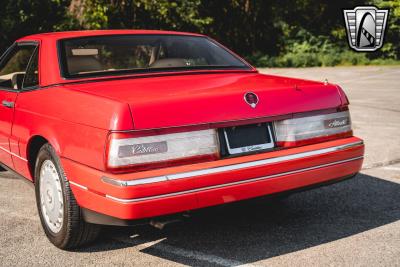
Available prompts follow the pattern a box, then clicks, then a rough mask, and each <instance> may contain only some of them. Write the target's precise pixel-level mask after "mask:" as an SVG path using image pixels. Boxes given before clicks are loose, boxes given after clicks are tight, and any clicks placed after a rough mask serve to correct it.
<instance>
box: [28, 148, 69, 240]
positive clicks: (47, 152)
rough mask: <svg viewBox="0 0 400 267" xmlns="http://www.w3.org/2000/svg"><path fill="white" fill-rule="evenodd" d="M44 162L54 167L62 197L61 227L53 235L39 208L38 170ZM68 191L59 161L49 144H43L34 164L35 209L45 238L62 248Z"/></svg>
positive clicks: (65, 234)
mask: <svg viewBox="0 0 400 267" xmlns="http://www.w3.org/2000/svg"><path fill="white" fill-rule="evenodd" d="M45 160H50V161H52V162H53V164H54V166H55V167H56V170H57V173H58V176H59V177H60V179H61V190H62V196H63V201H64V204H63V212H64V216H63V225H62V228H61V230H60V231H59V232H58V233H54V232H53V231H52V230H51V229H50V228H49V227H48V226H47V224H46V222H45V218H44V216H43V214H42V208H41V201H40V169H41V166H42V164H43V162H44V161H45ZM67 191H68V193H69V191H70V188H69V186H68V182H67V179H66V177H65V173H64V170H63V169H62V167H61V164H60V160H59V158H58V156H57V154H56V153H55V151H54V149H53V147H51V146H50V145H49V144H45V145H44V146H43V147H42V148H41V149H40V151H39V154H38V157H37V159H36V164H35V195H36V204H37V209H38V213H39V217H40V222H41V224H42V227H43V229H44V232H45V233H46V236H47V237H48V239H49V240H50V241H51V242H52V243H53V244H54V245H55V246H57V247H63V246H64V245H63V244H64V243H65V241H66V239H67V238H68V237H67V235H68V223H69V212H68V210H69V208H70V207H69V199H68V197H67V196H68V195H69V194H68V193H67Z"/></svg>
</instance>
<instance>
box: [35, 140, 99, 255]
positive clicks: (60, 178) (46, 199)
mask: <svg viewBox="0 0 400 267" xmlns="http://www.w3.org/2000/svg"><path fill="white" fill-rule="evenodd" d="M35 193H36V204H37V208H38V213H39V217H40V221H41V223H42V227H43V230H44V232H45V234H46V236H47V238H48V239H49V240H50V242H51V243H53V244H54V245H55V246H56V247H58V248H60V249H65V250H70V249H74V248H78V247H80V246H83V245H85V244H88V243H90V242H92V241H94V240H95V239H96V238H97V236H98V234H99V232H100V229H101V226H100V225H96V224H89V223H87V222H85V221H84V219H83V217H82V212H81V208H80V207H79V205H78V204H77V202H76V199H75V197H74V195H73V193H72V191H71V188H70V186H69V183H68V180H67V177H66V175H65V173H64V170H63V168H62V166H61V163H60V160H59V158H58V156H57V154H56V152H55V150H54V149H53V147H52V146H51V145H50V144H45V145H43V146H42V147H41V149H40V151H39V153H38V157H37V159H36V164H35Z"/></svg>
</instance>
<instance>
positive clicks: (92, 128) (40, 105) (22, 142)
mask: <svg viewBox="0 0 400 267" xmlns="http://www.w3.org/2000/svg"><path fill="white" fill-rule="evenodd" d="M132 127H133V125H132V118H131V114H130V110H129V106H128V105H127V104H123V103H120V102H118V101H115V100H112V99H108V98H104V97H99V96H94V95H90V94H87V93H84V92H79V91H74V90H70V89H65V88H63V87H62V86H56V87H49V88H43V89H39V90H34V91H30V92H23V93H21V94H19V96H18V100H17V105H16V108H15V115H14V125H13V136H14V138H16V139H17V140H18V141H19V147H20V154H21V157H23V158H27V157H28V155H27V152H28V144H29V142H30V141H31V140H32V138H33V137H35V136H42V137H43V138H45V139H46V140H48V141H49V142H50V143H51V145H52V146H53V147H54V148H55V150H56V151H57V152H58V153H59V155H60V156H61V157H65V158H69V159H72V160H74V161H78V162H81V163H82V164H85V165H88V166H91V167H93V168H96V169H103V167H104V161H103V160H104V159H103V156H104V147H105V142H106V140H107V134H108V131H109V130H127V129H132ZM15 165H16V166H15V168H16V169H17V171H19V172H21V174H24V175H25V176H26V177H30V175H29V172H28V170H27V167H24V166H26V163H25V164H24V163H23V162H19V161H16V164H15Z"/></svg>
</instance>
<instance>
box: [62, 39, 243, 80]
mask: <svg viewBox="0 0 400 267" xmlns="http://www.w3.org/2000/svg"><path fill="white" fill-rule="evenodd" d="M59 49H60V52H61V53H60V54H61V70H62V74H63V76H64V77H67V78H68V77H85V76H106V75H119V74H123V73H146V72H163V71H177V70H178V71H179V70H183V71H184V70H193V69H249V65H247V64H246V63H245V62H243V61H242V60H241V59H239V58H238V57H236V56H235V55H233V54H232V53H230V52H229V51H227V50H226V49H224V48H222V47H221V46H220V45H218V44H217V43H215V42H213V41H212V40H210V39H208V38H206V37H197V36H185V35H183V36H182V35H123V36H118V35H113V36H94V37H84V38H75V39H65V40H61V41H60V46H59Z"/></svg>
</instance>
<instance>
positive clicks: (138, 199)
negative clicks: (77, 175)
mask: <svg viewBox="0 0 400 267" xmlns="http://www.w3.org/2000/svg"><path fill="white" fill-rule="evenodd" d="M363 158H364V157H363V156H361V157H356V158H351V159H346V160H341V161H336V162H331V163H328V164H323V165H318V166H314V167H309V168H304V169H300V170H295V171H289V172H282V173H278V174H273V175H268V176H263V177H259V178H252V179H247V180H242V181H237V182H231V183H226V184H219V185H213V186H207V187H201V188H197V189H192V190H186V191H180V192H175V193H169V194H163V195H156V196H150V197H142V198H133V199H123V198H117V197H113V196H110V195H106V198H109V199H112V200H114V201H117V202H121V203H134V202H140V201H146V200H156V199H160V198H166V197H174V196H179V195H184V194H190V193H197V192H200V191H206V190H210V189H217V188H223V187H228V186H234V185H240V184H245V183H251V182H257V181H262V180H267V179H271V178H276V177H279V176H284V175H290V174H296V173H300V172H305V171H311V170H315V169H320V168H324V167H329V166H333V165H337V164H341V163H346V162H350V161H355V160H360V159H363Z"/></svg>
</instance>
